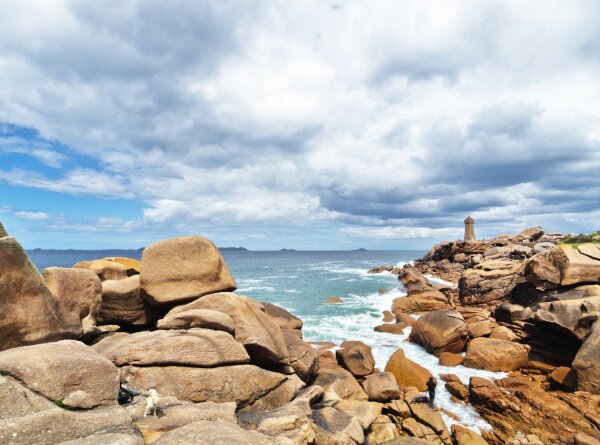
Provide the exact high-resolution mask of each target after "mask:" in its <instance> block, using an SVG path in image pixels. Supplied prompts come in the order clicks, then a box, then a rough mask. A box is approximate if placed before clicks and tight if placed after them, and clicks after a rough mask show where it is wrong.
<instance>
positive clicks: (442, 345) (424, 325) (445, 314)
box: [412, 310, 469, 356]
mask: <svg viewBox="0 0 600 445" xmlns="http://www.w3.org/2000/svg"><path fill="white" fill-rule="evenodd" d="M412 338H413V339H414V340H415V341H416V342H417V343H419V344H421V345H422V346H423V347H424V348H425V349H426V350H427V352H429V353H431V354H434V355H436V356H439V355H440V354H441V353H442V352H454V353H458V352H460V351H462V350H463V348H464V347H465V344H466V343H467V339H468V338H469V327H468V325H467V323H466V321H465V320H464V318H463V316H462V315H461V314H460V313H459V312H457V311H455V310H437V311H432V312H428V313H427V314H425V315H422V316H421V317H419V319H418V320H417V322H416V323H415V324H414V326H413V328H412Z"/></svg>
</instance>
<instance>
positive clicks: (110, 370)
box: [0, 340, 119, 409]
mask: <svg viewBox="0 0 600 445" xmlns="http://www.w3.org/2000/svg"><path fill="white" fill-rule="evenodd" d="M0 372H2V373H3V374H7V375H10V376H12V377H14V378H16V379H17V380H19V381H20V382H22V383H23V384H24V385H25V386H27V388H29V389H31V390H33V391H35V392H36V393H38V394H42V395H43V396H44V397H46V398H48V399H50V400H52V401H59V403H60V404H62V405H65V406H69V407H73V408H86V409H87V408H93V407H95V406H101V405H114V404H115V403H116V402H117V393H118V391H119V375H118V371H117V368H116V367H115V365H113V364H112V362H110V361H109V360H108V359H106V358H104V357H102V356H101V355H100V354H98V353H97V352H95V351H94V350H93V349H92V348H90V347H89V346H86V345H84V344H83V343H81V342H79V341H75V340H62V341H59V342H55V343H45V344H41V345H32V346H22V347H19V348H14V349H9V350H8V351H3V352H0Z"/></svg>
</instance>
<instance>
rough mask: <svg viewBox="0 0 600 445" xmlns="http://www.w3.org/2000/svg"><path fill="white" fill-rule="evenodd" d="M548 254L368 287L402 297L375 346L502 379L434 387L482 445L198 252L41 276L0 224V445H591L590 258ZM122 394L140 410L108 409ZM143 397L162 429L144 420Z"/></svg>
mask: <svg viewBox="0 0 600 445" xmlns="http://www.w3.org/2000/svg"><path fill="white" fill-rule="evenodd" d="M559 239H560V237H559V236H558V235H555V234H546V233H544V232H543V230H541V229H530V230H529V231H525V232H522V233H521V234H519V235H515V236H505V237H499V238H497V239H494V240H489V241H485V242H484V241H476V242H474V243H460V242H458V243H442V244H440V245H438V246H435V247H434V248H433V249H432V251H431V252H430V253H429V254H428V255H427V256H426V257H425V258H423V259H422V260H418V261H416V262H415V264H414V265H413V266H411V267H404V268H401V269H399V268H394V267H391V266H386V267H383V268H379V269H378V270H374V271H373V272H377V271H382V270H389V271H391V272H392V273H395V274H397V275H398V276H399V279H400V280H401V282H402V283H403V284H404V286H405V287H406V289H407V292H408V296H406V297H402V298H397V299H396V300H395V301H394V304H393V307H392V308H390V309H391V310H390V311H388V312H387V313H386V314H384V320H385V321H386V322H387V323H385V324H383V325H381V326H379V327H377V328H376V329H378V330H380V331H382V332H389V333H390V335H394V334H398V333H401V332H403V331H405V330H406V329H411V336H410V340H411V341H414V342H418V343H420V344H421V345H423V347H425V349H427V351H428V352H430V353H432V354H435V355H436V356H438V357H439V360H440V363H444V364H445V365H446V366H451V365H452V364H454V365H458V364H463V365H465V366H471V367H474V368H482V369H490V370H503V371H507V372H510V374H509V376H508V377H506V378H503V379H501V380H497V381H494V382H492V381H490V380H486V379H482V378H479V377H475V378H472V379H471V381H470V382H469V383H468V385H466V384H464V383H463V382H461V381H460V379H459V378H457V377H456V376H453V375H451V374H449V375H445V376H444V380H445V384H443V383H442V382H439V383H440V384H439V385H438V391H446V390H447V391H449V392H450V393H451V394H452V395H453V397H454V399H455V400H456V401H457V402H459V403H469V404H471V405H472V406H473V407H474V408H475V409H476V410H477V412H478V413H479V414H480V415H481V416H482V417H483V418H484V419H486V420H487V421H488V422H489V423H490V424H491V425H492V426H493V430H492V431H487V432H484V433H483V437H481V436H480V435H479V434H477V432H475V431H471V430H468V429H467V428H464V427H461V426H459V425H453V426H452V428H448V427H447V426H446V424H445V422H444V419H443V417H442V412H441V410H431V409H429V407H428V405H427V404H426V403H418V402H416V401H415V398H416V397H418V396H420V395H421V391H423V390H424V389H425V388H424V386H423V385H424V381H425V380H426V379H427V378H428V377H429V375H430V373H429V371H428V370H427V369H425V368H423V367H422V366H420V365H419V364H417V363H414V362H413V361H411V360H409V359H408V358H407V357H406V356H405V355H404V353H403V352H402V349H398V350H397V351H396V352H395V353H394V354H393V355H392V357H391V358H390V360H389V362H388V363H387V365H386V367H385V370H384V371H383V372H382V371H380V370H378V369H376V368H375V361H374V359H373V354H372V352H371V349H370V347H369V346H367V345H365V344H364V343H362V342H360V341H355V340H351V339H350V341H347V342H344V343H342V344H341V345H340V346H339V348H338V349H337V350H335V352H333V351H332V348H331V347H332V346H335V345H327V344H320V345H317V344H309V343H307V342H306V341H304V340H303V338H302V325H303V323H302V321H301V320H300V319H298V318H297V317H295V316H294V315H292V314H290V313H289V312H288V311H286V310H285V309H283V308H280V307H278V306H276V305H273V304H269V303H262V302H259V301H256V300H254V299H252V298H249V297H246V296H243V295H239V294H236V293H234V292H235V290H236V287H237V285H236V282H235V279H234V277H233V276H232V275H231V273H230V272H229V269H228V268H227V265H226V263H225V261H224V259H223V257H222V256H221V253H220V252H219V250H218V249H217V248H216V247H215V246H214V244H213V243H212V242H210V241H209V240H207V239H204V238H201V237H182V238H173V239H169V240H164V241H159V242H157V243H154V244H152V245H150V246H148V247H147V248H146V249H145V250H144V252H143V255H142V259H141V261H136V260H133V259H129V258H103V259H98V260H95V261H89V262H82V263H77V264H75V265H74V266H73V267H72V268H54V267H51V268H47V269H45V270H44V271H43V272H42V274H39V273H38V271H37V270H36V268H35V267H34V266H33V264H32V263H31V261H30V260H29V259H28V257H27V255H26V253H25V251H24V250H23V248H22V247H21V246H20V244H19V243H18V241H17V240H16V239H15V238H13V237H10V236H9V235H8V233H6V231H5V230H4V228H3V227H2V226H1V224H0V304H1V307H2V314H1V315H0V332H1V333H2V335H1V336H0V443H3V444H4V443H6V444H57V443H61V444H158V445H160V444H284V445H285V444H298V445H304V444H306V445H308V444H315V445H320V444H362V443H367V444H382V443H388V444H392V445H393V444H411V443H415V444H418V443H436V444H453V443H454V444H460V445H462V444H465V445H467V444H484V443H494V444H500V443H505V441H509V440H513V441H514V440H517V441H519V442H518V443H552V444H554V443H570V442H575V443H576V444H578V445H579V444H594V443H598V442H597V439H599V438H600V433H599V431H600V413H599V408H598V403H599V397H600V396H598V392H600V391H599V388H598V387H597V385H598V382H600V378H599V376H598V372H599V370H598V350H599V348H600V345H598V341H599V340H598V337H599V336H600V333H599V332H600V328H596V327H597V326H598V323H595V321H596V319H597V312H598V307H599V306H600V304H598V300H600V292H598V290H599V289H600V274H599V275H598V276H596V275H594V274H595V273H596V272H598V271H599V270H600V258H598V259H597V260H596V259H595V258H594V257H593V255H592V257H590V256H589V255H590V252H591V253H592V254H595V253H594V252H595V251H594V250H589V248H588V247H583V252H581V249H582V246H580V247H579V250H577V252H578V253H577V254H576V253H573V252H571V251H570V250H568V249H567V248H566V247H564V246H559V247H556V246H555V244H556V243H557V242H558V241H559ZM543 243H546V245H545V246H543V249H542V247H540V246H539V245H540V244H543ZM536 246H537V247H536ZM584 246H585V245H584ZM592 246H595V245H592ZM490 249H491V250H490ZM494 249H495V250H494ZM536 249H537V250H540V249H541V250H540V252H539V253H537V254H535V253H536V252H535V251H536ZM563 251H564V252H563ZM581 255H583V256H585V257H586V258H591V260H590V261H591V263H590V262H589V261H588V262H586V261H583V262H584V263H585V265H584V266H585V267H584V266H582V265H581V263H582V261H581V258H580V256H581ZM565 258H566V260H565ZM577 261H579V262H577ZM595 262H596V263H598V264H595ZM588 263H590V264H588ZM596 268H597V269H596ZM557 274H558V275H557ZM426 275H427V276H435V277H438V278H442V279H444V280H447V281H448V282H451V283H452V282H454V283H456V282H457V283H458V286H453V285H450V284H448V285H437V286H436V285H433V284H432V282H431V281H430V279H428V278H427V276H426ZM557 277H558V278H557ZM593 279H595V281H590V280H593ZM583 280H586V281H583ZM594 283H595V284H594ZM417 314H418V315H419V317H418V319H415V317H413V315H417ZM390 321H392V323H389V322H390ZM594 323H595V324H594ZM552 342H554V344H553V343H552ZM559 346H560V347H559ZM465 349H466V354H464V357H463V354H462V352H463V350H465ZM121 384H126V385H128V386H129V387H132V388H134V389H136V390H138V391H140V392H141V393H142V395H141V396H136V397H135V398H134V399H133V401H132V402H130V403H127V404H123V405H119V404H118V402H117V396H118V393H119V387H120V385H121ZM444 385H445V387H444ZM150 389H156V390H157V391H158V393H159V394H160V403H159V411H158V415H157V416H149V417H144V411H145V399H146V397H145V395H146V394H147V393H148V391H149V390H150ZM445 414H447V415H452V413H445ZM556 418H560V419H561V420H560V422H557V421H556ZM517 433H523V434H517ZM595 441H596V442H595ZM515 443H517V442H515Z"/></svg>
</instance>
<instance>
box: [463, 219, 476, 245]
mask: <svg viewBox="0 0 600 445" xmlns="http://www.w3.org/2000/svg"><path fill="white" fill-rule="evenodd" d="M465 241H475V221H473V218H471V217H470V216H467V219H465Z"/></svg>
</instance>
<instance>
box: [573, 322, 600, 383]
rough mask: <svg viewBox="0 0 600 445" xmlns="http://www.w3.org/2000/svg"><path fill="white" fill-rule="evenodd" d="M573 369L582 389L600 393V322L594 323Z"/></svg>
mask: <svg viewBox="0 0 600 445" xmlns="http://www.w3.org/2000/svg"><path fill="white" fill-rule="evenodd" d="M573 369H574V370H575V372H576V373H577V388H578V389H579V390H580V391H590V392H593V393H596V394H600V322H598V321H597V322H596V323H594V326H593V329H592V332H591V333H590V335H589V337H588V338H587V339H586V340H585V342H584V343H583V345H582V346H581V348H580V349H579V351H578V352H577V355H575V360H573Z"/></svg>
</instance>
